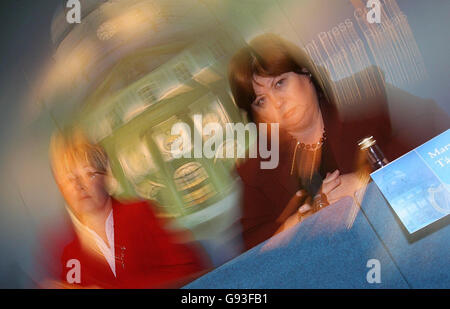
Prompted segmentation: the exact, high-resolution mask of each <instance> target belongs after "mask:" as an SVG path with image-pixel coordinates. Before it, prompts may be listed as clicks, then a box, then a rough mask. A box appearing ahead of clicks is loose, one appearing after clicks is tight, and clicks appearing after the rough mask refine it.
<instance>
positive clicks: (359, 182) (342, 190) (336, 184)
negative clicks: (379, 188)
mask: <svg viewBox="0 0 450 309" xmlns="http://www.w3.org/2000/svg"><path fill="white" fill-rule="evenodd" d="M366 183H367V177H358V175H357V174H356V173H349V174H344V175H340V173H339V171H338V170H336V171H334V172H333V173H331V174H330V173H327V176H326V177H325V179H324V181H323V183H322V187H321V189H320V193H322V194H324V195H325V196H326V199H327V201H328V203H329V204H333V203H335V202H337V201H339V200H340V199H342V198H344V197H346V196H351V197H353V196H354V194H355V192H356V191H357V190H359V189H360V188H361V187H363V186H364V185H365V184H366Z"/></svg>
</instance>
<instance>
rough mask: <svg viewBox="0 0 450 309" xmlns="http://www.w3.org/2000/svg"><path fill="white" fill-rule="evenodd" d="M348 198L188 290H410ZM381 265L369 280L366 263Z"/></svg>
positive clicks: (200, 280)
mask: <svg viewBox="0 0 450 309" xmlns="http://www.w3.org/2000/svg"><path fill="white" fill-rule="evenodd" d="M352 201H353V200H352V199H351V198H348V199H344V200H342V201H340V202H339V203H337V204H335V205H331V206H330V207H328V208H326V209H324V210H322V211H320V212H318V213H317V214H315V215H314V216H311V217H310V218H308V219H307V220H305V221H304V222H303V223H301V224H299V225H297V226H295V227H293V228H292V229H290V230H288V231H286V232H283V233H280V234H278V235H276V236H275V237H272V238H271V239H269V240H267V241H265V242H264V243H262V244H260V245H259V246H257V247H255V248H253V249H251V250H249V251H248V252H246V253H245V254H243V255H241V256H239V257H237V258H236V259H234V260H232V261H230V262H228V263H226V264H225V265H223V266H222V267H220V268H218V269H216V270H215V271H213V272H211V273H209V274H207V275H205V276H203V277H201V278H199V279H198V280H196V281H194V282H193V283H191V284H189V285H188V286H186V288H221V289H231V288H267V289H270V288H408V285H407V284H406V282H405V281H404V280H403V278H402V277H401V274H400V273H399V271H398V269H397V268H396V267H395V265H394V263H393V262H392V260H391V259H390V257H389V255H388V253H387V252H386V250H385V249H384V247H383V245H382V243H381V242H380V241H379V239H378V238H377V236H376V234H375V233H374V231H373V230H372V228H371V227H370V225H369V222H368V221H367V220H366V218H365V216H364V215H363V214H362V213H361V212H359V213H358V214H357V216H356V218H355V221H354V223H353V225H352V227H351V228H350V229H349V228H347V224H348V220H349V218H351V217H352V212H353V210H354V208H352ZM369 259H378V260H379V261H380V263H381V283H379V284H377V283H372V284H369V283H368V282H367V279H366V275H367V272H368V271H369V268H367V266H366V265H367V261H368V260H369Z"/></svg>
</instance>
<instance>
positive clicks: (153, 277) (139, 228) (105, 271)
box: [60, 200, 206, 288]
mask: <svg viewBox="0 0 450 309" xmlns="http://www.w3.org/2000/svg"><path fill="white" fill-rule="evenodd" d="M150 207H151V205H149V204H147V203H146V202H137V203H132V204H121V203H120V202H118V201H116V200H113V218H114V247H115V257H116V275H117V277H115V276H114V274H113V272H112V271H111V269H110V267H109V264H108V263H107V262H106V259H105V258H104V257H103V256H102V255H95V256H94V255H93V254H90V253H89V252H87V250H83V248H82V246H81V243H80V239H79V238H78V237H77V236H76V235H75V233H74V232H73V230H72V232H73V238H72V239H73V240H72V241H71V242H70V243H69V244H68V245H67V246H65V248H64V251H63V254H62V257H61V266H62V271H61V278H60V279H61V280H62V282H63V283H67V274H68V272H69V271H70V270H71V269H73V267H67V266H66V265H67V262H68V261H70V260H72V259H76V260H78V261H79V262H80V268H81V283H80V284H75V285H78V287H100V288H160V287H174V286H176V285H177V284H176V282H177V280H179V279H181V278H184V277H187V276H192V275H194V274H196V273H199V272H200V271H203V270H205V269H206V267H205V266H206V263H205V261H204V260H203V256H201V255H200V250H199V248H196V247H194V246H188V245H185V244H180V243H176V240H175V236H174V234H171V233H169V232H168V231H166V230H165V229H164V228H163V227H162V223H161V221H160V220H159V219H157V218H156V217H155V215H154V214H153V211H152V210H151V208H150ZM179 285H180V284H178V286H179ZM74 287H77V286H74Z"/></svg>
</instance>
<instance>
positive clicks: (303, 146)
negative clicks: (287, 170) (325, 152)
mask: <svg viewBox="0 0 450 309" xmlns="http://www.w3.org/2000/svg"><path fill="white" fill-rule="evenodd" d="M326 139H327V134H326V132H325V130H324V131H323V133H322V137H321V138H320V140H319V141H318V142H317V143H314V144H305V143H301V142H299V141H298V142H297V144H296V145H295V148H294V155H293V158H292V164H291V175H292V173H293V172H294V165H295V158H296V157H297V149H298V148H300V150H307V151H311V152H314V160H313V161H315V154H316V153H315V152H316V151H317V150H319V149H320V148H321V147H322V145H323V144H324V143H325V141H326Z"/></svg>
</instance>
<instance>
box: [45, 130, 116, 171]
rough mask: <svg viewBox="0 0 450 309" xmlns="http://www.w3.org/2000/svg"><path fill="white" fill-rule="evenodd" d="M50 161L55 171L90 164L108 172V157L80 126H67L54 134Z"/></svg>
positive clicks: (68, 169)
mask: <svg viewBox="0 0 450 309" xmlns="http://www.w3.org/2000/svg"><path fill="white" fill-rule="evenodd" d="M50 161H51V165H52V169H53V172H56V171H64V172H69V171H70V170H72V168H73V167H74V166H75V165H76V164H80V163H83V164H88V165H89V166H92V167H94V168H95V169H96V170H97V171H99V172H103V173H106V171H107V165H108V158H107V155H106V153H105V151H104V150H103V148H102V147H100V146H99V145H97V144H94V143H92V142H91V141H90V140H89V139H88V137H87V136H86V134H85V133H84V132H83V131H82V130H81V129H78V128H67V129H65V130H64V131H62V132H61V131H57V132H55V133H54V134H53V136H52V138H51V142H50Z"/></svg>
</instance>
